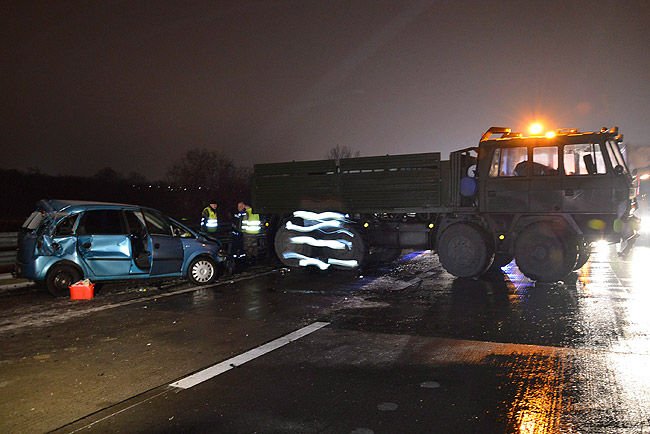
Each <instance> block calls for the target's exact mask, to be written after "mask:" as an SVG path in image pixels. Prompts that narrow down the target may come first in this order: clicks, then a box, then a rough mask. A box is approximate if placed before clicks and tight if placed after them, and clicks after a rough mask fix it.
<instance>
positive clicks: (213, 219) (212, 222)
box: [201, 206, 219, 232]
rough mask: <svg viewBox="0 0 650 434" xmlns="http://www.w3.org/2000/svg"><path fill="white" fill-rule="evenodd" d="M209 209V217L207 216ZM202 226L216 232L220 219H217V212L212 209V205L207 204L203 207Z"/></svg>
mask: <svg viewBox="0 0 650 434" xmlns="http://www.w3.org/2000/svg"><path fill="white" fill-rule="evenodd" d="M206 211H207V214H208V215H207V217H206V216H205V214H206ZM201 226H203V227H204V228H205V229H206V230H207V231H208V232H216V231H217V226H219V220H217V213H216V212H215V210H213V209H212V207H211V206H206V207H205V208H203V212H202V213H201Z"/></svg>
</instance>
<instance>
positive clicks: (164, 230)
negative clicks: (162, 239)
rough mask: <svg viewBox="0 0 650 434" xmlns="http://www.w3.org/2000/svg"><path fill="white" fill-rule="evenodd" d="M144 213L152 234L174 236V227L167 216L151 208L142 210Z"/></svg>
mask: <svg viewBox="0 0 650 434" xmlns="http://www.w3.org/2000/svg"><path fill="white" fill-rule="evenodd" d="M142 214H143V215H144V221H145V223H146V225H147V230H148V231H149V233H150V234H151V235H167V236H172V227H171V225H170V224H169V221H168V220H167V219H166V218H165V217H163V216H162V215H160V214H158V213H155V212H152V211H150V210H142Z"/></svg>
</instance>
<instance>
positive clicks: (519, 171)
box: [489, 146, 528, 177]
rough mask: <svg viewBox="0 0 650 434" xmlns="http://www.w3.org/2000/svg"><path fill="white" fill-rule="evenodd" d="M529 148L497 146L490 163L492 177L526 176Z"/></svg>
mask: <svg viewBox="0 0 650 434" xmlns="http://www.w3.org/2000/svg"><path fill="white" fill-rule="evenodd" d="M527 161H528V148H526V147H524V146H520V147H516V148H497V149H495V150H494V156H493V157H492V163H491V164H490V174H489V176H490V177H510V176H525V175H526V165H527Z"/></svg>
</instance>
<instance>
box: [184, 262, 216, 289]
mask: <svg viewBox="0 0 650 434" xmlns="http://www.w3.org/2000/svg"><path fill="white" fill-rule="evenodd" d="M217 275H218V269H217V264H216V263H215V262H214V260H213V259H210V258H205V257H199V258H196V259H194V260H193V261H192V262H191V263H190V266H189V268H188V271H187V277H188V279H189V280H190V282H192V283H193V284H195V285H207V284H210V283H212V282H214V281H215V279H216V278H217Z"/></svg>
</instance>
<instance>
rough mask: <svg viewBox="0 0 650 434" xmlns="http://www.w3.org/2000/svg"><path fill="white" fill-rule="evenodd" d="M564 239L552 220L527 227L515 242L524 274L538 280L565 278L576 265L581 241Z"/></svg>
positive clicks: (518, 262) (551, 280) (516, 256)
mask: <svg viewBox="0 0 650 434" xmlns="http://www.w3.org/2000/svg"><path fill="white" fill-rule="evenodd" d="M571 238H572V237H568V239H566V238H565V239H563V237H561V236H560V235H559V234H558V233H556V231H555V230H554V229H553V226H552V225H551V224H549V223H534V224H531V225H530V226H528V227H526V228H525V229H524V230H523V231H522V233H521V235H519V237H517V241H516V242H515V260H516V261H517V266H518V267H519V269H520V270H521V272H522V273H524V275H525V276H526V277H528V278H530V279H532V280H536V281H538V282H549V283H550V282H557V281H558V280H562V279H564V278H565V277H566V276H567V275H568V274H569V273H570V272H571V271H572V270H573V267H574V265H576V259H577V256H578V246H577V243H575V242H574V241H571Z"/></svg>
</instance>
